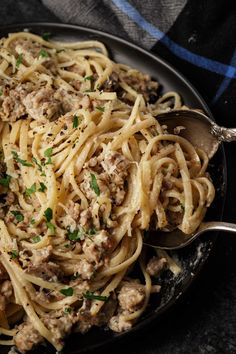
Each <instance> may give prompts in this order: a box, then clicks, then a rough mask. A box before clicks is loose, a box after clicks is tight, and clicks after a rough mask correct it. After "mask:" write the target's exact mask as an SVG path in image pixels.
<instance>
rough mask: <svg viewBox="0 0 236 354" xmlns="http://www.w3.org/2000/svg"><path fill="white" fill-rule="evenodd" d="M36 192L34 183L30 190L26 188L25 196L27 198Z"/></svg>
mask: <svg viewBox="0 0 236 354" xmlns="http://www.w3.org/2000/svg"><path fill="white" fill-rule="evenodd" d="M35 192H36V183H34V184H32V186H31V187H30V188H26V190H25V194H26V195H27V197H29V196H30V195H31V194H33V193H35Z"/></svg>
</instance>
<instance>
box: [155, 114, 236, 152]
mask: <svg viewBox="0 0 236 354" xmlns="http://www.w3.org/2000/svg"><path fill="white" fill-rule="evenodd" d="M157 120H158V122H159V123H160V124H161V125H166V126H167V130H168V132H169V133H170V134H172V133H174V132H175V129H176V127H184V129H181V130H180V132H179V134H178V135H179V136H182V137H183V138H186V139H187V140H188V141H190V142H191V143H192V144H193V146H195V147H198V148H200V149H202V150H204V151H205V153H206V154H207V155H208V157H209V159H211V158H212V156H213V155H214V154H215V153H216V151H217V149H218V147H219V145H220V143H221V142H231V141H236V129H235V128H225V127H220V126H218V125H217V124H216V123H215V122H213V121H212V120H211V119H210V118H209V117H207V116H206V115H205V114H203V113H201V112H199V111H192V110H177V111H170V112H167V113H162V114H159V115H158V116H157Z"/></svg>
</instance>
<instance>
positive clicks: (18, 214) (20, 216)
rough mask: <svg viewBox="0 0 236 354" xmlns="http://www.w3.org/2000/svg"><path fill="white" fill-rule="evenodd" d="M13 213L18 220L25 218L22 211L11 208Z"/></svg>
mask: <svg viewBox="0 0 236 354" xmlns="http://www.w3.org/2000/svg"><path fill="white" fill-rule="evenodd" d="M11 213H12V214H13V215H14V216H15V218H16V220H17V221H18V222H21V221H23V220H24V215H23V214H22V213H21V212H20V211H18V210H11Z"/></svg>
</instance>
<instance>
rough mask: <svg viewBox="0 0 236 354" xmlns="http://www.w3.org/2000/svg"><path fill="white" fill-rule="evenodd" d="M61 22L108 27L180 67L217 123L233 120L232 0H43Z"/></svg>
mask: <svg viewBox="0 0 236 354" xmlns="http://www.w3.org/2000/svg"><path fill="white" fill-rule="evenodd" d="M42 1H43V3H44V5H45V6H47V7H48V8H49V9H50V10H51V11H52V12H53V13H54V14H55V15H56V16H57V17H59V18H60V19H61V20H62V21H63V22H67V23H74V24H79V25H84V26H87V27H92V28H96V29H99V30H103V31H107V32H109V33H112V34H114V35H118V36H120V37H123V38H125V39H127V40H130V41H132V42H135V43H137V44H138V45H140V46H142V47H144V48H146V49H148V50H151V51H153V52H154V53H156V54H158V55H160V56H161V57H163V58H164V59H166V60H167V61H168V62H169V63H171V64H173V66H174V67H176V68H177V69H179V70H180V72H182V73H183V74H184V75H185V76H186V77H187V78H188V79H189V80H190V82H192V83H193V84H194V85H195V87H196V88H197V89H198V90H199V92H200V93H201V94H202V96H203V97H204V98H205V100H206V101H207V103H208V105H209V106H210V108H211V110H212V111H213V113H214V114H215V117H216V120H217V122H218V123H219V124H221V125H226V126H227V125H228V126H229V125H230V123H232V125H236V119H235V111H236V95H235V93H236V82H235V78H236V50H235V46H236V2H235V1H231V0H217V1H216V0H198V1H196V0H189V1H187V0H159V1H155V0H145V1H141V0H129V1H127V0H101V1H94V0H85V1H78V0H67V1H64V2H63V6H60V4H61V1H60V0H42Z"/></svg>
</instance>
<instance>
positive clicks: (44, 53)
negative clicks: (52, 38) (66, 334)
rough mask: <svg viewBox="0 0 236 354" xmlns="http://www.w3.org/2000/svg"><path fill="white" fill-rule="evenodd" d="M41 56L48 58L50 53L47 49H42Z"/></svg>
mask: <svg viewBox="0 0 236 354" xmlns="http://www.w3.org/2000/svg"><path fill="white" fill-rule="evenodd" d="M39 57H42V58H48V57H49V54H48V52H47V51H46V50H45V49H41V50H40V52H39Z"/></svg>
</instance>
